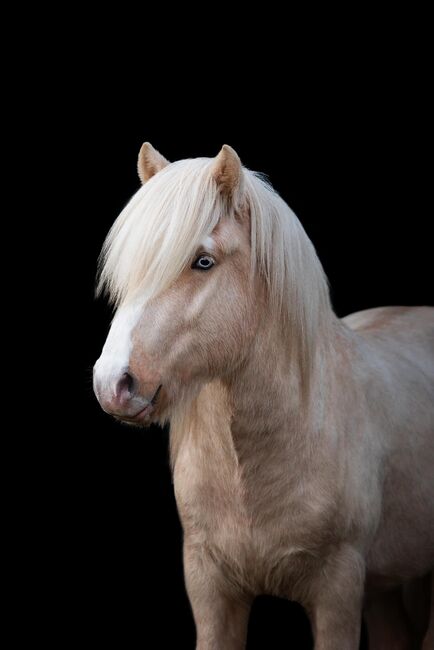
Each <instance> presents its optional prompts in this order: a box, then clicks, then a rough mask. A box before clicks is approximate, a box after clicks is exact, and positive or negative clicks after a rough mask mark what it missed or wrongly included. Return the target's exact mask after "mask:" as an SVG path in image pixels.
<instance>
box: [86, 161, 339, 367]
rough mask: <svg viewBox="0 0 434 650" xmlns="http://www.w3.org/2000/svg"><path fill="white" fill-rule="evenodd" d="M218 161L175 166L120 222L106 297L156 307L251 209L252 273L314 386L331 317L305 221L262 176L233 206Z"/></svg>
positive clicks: (104, 259) (103, 262) (108, 253)
mask: <svg viewBox="0 0 434 650" xmlns="http://www.w3.org/2000/svg"><path fill="white" fill-rule="evenodd" d="M213 162H214V161H213V160H211V159H208V158H197V159H193V160H181V161H179V162H175V163H172V164H170V165H168V166H167V167H165V168H164V169H162V170H161V171H160V172H159V173H157V174H155V176H153V177H152V178H151V179H150V180H149V181H147V182H146V183H145V184H144V185H143V186H142V187H141V188H140V190H139V191H138V192H137V193H136V194H135V195H134V197H133V198H132V199H131V201H130V202H129V203H128V204H127V206H126V207H125V209H124V210H123V211H122V213H121V214H120V215H119V217H118V218H117V220H116V221H115V223H114V225H113V227H112V228H111V230H110V232H109V234H108V236H107V239H106V241H105V244H104V247H103V250H102V253H101V257H100V267H99V268H100V272H99V282H98V289H97V291H98V293H101V292H102V291H106V292H107V293H108V295H109V297H110V299H111V301H112V303H114V304H115V305H119V304H121V303H124V302H126V301H128V300H130V299H131V298H133V297H134V296H136V295H137V293H138V292H142V294H143V297H144V299H150V298H152V297H154V296H156V295H157V294H159V293H161V292H162V291H164V290H165V289H167V288H168V287H169V286H170V285H171V284H172V283H173V282H174V281H175V280H176V278H177V277H178V276H179V275H180V273H181V272H182V270H183V269H184V268H185V267H186V266H187V265H188V264H189V263H191V261H192V258H193V256H194V254H195V253H196V251H197V249H198V246H199V244H200V242H201V240H202V239H203V238H204V237H205V236H207V235H209V234H211V232H212V231H213V229H214V228H215V227H216V225H217V224H218V222H219V219H220V218H221V217H222V216H234V215H235V213H236V212H237V211H239V210H240V209H242V206H246V207H247V208H248V210H249V213H250V221H251V226H250V227H251V250H252V270H253V271H254V270H255V269H256V270H257V271H259V273H260V274H261V275H262V276H263V278H264V279H265V281H266V283H267V287H268V296H269V308H270V309H272V310H273V311H274V313H275V314H276V318H279V319H281V320H282V324H283V325H286V326H287V327H288V335H289V338H288V341H289V344H290V346H291V349H292V350H293V351H294V353H295V354H296V356H297V357H298V359H299V361H300V366H301V371H302V375H303V376H304V378H305V379H307V375H308V374H309V369H310V368H311V367H312V363H313V354H314V350H315V342H316V338H317V333H318V329H319V328H320V327H321V324H322V317H323V316H326V315H327V314H329V311H330V310H329V293H328V287H327V280H326V277H325V274H324V271H323V269H322V266H321V263H320V261H319V259H318V257H317V255H316V253H315V249H314V247H313V245H312V244H311V242H310V240H309V239H308V237H307V235H306V233H305V231H304V229H303V227H302V226H301V224H300V222H299V220H298V219H297V217H296V216H295V214H294V213H293V212H292V210H291V209H290V208H289V207H288V206H287V205H286V203H285V202H284V201H283V200H282V199H281V198H280V196H279V195H278V194H277V193H276V192H275V191H274V190H273V188H272V187H271V186H270V185H269V184H268V183H267V182H266V181H265V180H264V179H263V178H262V177H261V176H260V175H258V174H256V173H254V172H251V171H249V170H248V169H245V168H243V173H242V182H241V186H240V192H239V194H238V195H237V196H236V198H235V199H233V200H228V199H227V197H226V196H225V195H224V194H222V193H221V192H220V191H219V188H218V186H217V184H216V181H215V180H214V177H213V175H212V173H211V171H212V165H213Z"/></svg>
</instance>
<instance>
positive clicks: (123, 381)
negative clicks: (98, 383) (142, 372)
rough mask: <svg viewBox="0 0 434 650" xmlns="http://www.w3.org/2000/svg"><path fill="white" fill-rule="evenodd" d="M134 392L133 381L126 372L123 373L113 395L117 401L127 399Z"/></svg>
mask: <svg viewBox="0 0 434 650" xmlns="http://www.w3.org/2000/svg"><path fill="white" fill-rule="evenodd" d="M133 390H134V379H133V378H132V377H131V375H130V374H128V372H124V374H123V375H122V377H121V378H120V379H119V381H118V383H117V385H116V390H115V394H116V397H117V398H118V399H124V400H125V399H129V398H130V397H131V394H132V392H133Z"/></svg>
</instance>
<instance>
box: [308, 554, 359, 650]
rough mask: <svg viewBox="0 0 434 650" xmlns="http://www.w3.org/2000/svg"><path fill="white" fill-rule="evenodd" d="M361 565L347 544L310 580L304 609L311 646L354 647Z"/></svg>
mask: <svg viewBox="0 0 434 650" xmlns="http://www.w3.org/2000/svg"><path fill="white" fill-rule="evenodd" d="M364 578H365V567H364V562H363V558H362V557H361V556H360V555H359V553H358V552H357V551H356V550H355V549H353V548H351V547H345V548H341V549H340V550H339V552H337V553H336V554H335V555H333V556H332V557H330V558H329V559H328V560H327V562H326V564H325V565H324V566H323V568H322V570H321V572H320V575H319V576H317V578H316V579H315V580H314V582H313V584H312V587H311V593H310V603H309V604H308V607H307V609H308V611H309V614H310V618H311V622H312V628H313V634H314V638H315V650H337V649H339V650H358V648H359V643H360V631H361V610H362V600H363V589H364Z"/></svg>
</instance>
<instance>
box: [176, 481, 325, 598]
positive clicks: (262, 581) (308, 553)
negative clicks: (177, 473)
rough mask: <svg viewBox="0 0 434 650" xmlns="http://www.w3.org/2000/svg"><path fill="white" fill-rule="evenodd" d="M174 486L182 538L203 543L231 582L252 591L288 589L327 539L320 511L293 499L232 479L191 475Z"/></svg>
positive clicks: (288, 591) (285, 593)
mask: <svg viewBox="0 0 434 650" xmlns="http://www.w3.org/2000/svg"><path fill="white" fill-rule="evenodd" d="M175 479H176V477H175ZM175 491H176V497H177V503H178V508H179V512H180V516H181V521H182V524H183V527H184V533H185V540H186V542H187V543H189V544H192V545H195V546H197V547H200V548H203V549H206V552H207V554H208V555H209V557H210V559H211V561H213V562H214V563H215V565H216V566H217V567H218V569H219V570H220V571H222V572H223V573H224V574H225V576H226V577H227V578H228V579H229V580H230V581H231V582H234V581H236V582H240V583H242V585H243V586H244V587H245V588H246V587H247V588H251V589H252V591H255V592H264V593H272V594H276V595H288V593H292V592H291V589H292V587H291V585H292V584H294V583H295V582H298V581H300V578H301V577H302V576H305V575H306V574H308V573H309V571H310V568H311V564H312V557H315V556H316V555H317V551H318V549H319V548H320V547H321V546H322V545H323V544H324V543H328V540H327V539H326V534H325V533H324V530H323V528H324V526H323V524H322V522H321V517H320V516H318V513H314V514H313V513H311V512H310V513H307V512H306V510H305V509H303V507H302V506H301V504H300V503H299V502H298V500H297V499H293V500H291V498H290V497H288V495H286V496H285V495H284V494H282V493H280V494H279V493H278V494H276V495H275V499H274V500H273V499H271V500H270V499H267V498H266V495H263V494H261V489H260V487H259V486H256V490H255V491H254V493H252V491H246V489H245V486H243V485H241V484H240V483H239V482H237V481H236V480H233V479H232V480H231V479H229V478H227V480H225V481H219V482H213V481H212V480H210V478H209V477H208V480H194V479H193V478H192V477H190V479H189V480H188V481H185V480H184V481H182V482H181V483H179V482H178V481H176V480H175Z"/></svg>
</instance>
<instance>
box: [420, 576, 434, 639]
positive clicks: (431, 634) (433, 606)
mask: <svg viewBox="0 0 434 650" xmlns="http://www.w3.org/2000/svg"><path fill="white" fill-rule="evenodd" d="M432 648H434V571H433V572H432V573H431V602H430V619H429V626H428V630H427V632H426V635H425V638H424V640H423V646H422V649H423V650H432Z"/></svg>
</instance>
